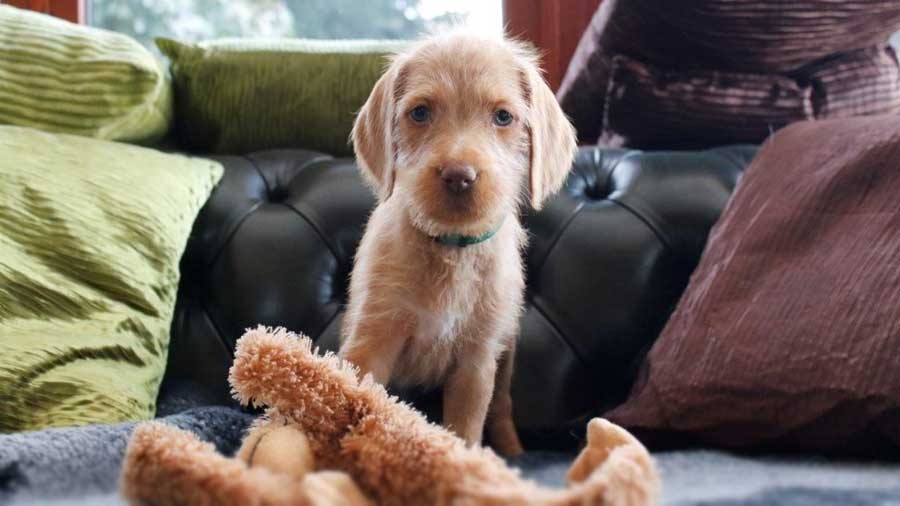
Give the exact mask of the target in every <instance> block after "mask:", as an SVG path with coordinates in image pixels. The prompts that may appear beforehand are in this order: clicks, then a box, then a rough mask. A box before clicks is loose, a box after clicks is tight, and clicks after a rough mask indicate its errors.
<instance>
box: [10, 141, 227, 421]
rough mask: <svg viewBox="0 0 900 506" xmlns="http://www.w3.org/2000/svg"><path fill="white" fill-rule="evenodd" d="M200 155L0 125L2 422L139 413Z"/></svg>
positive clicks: (151, 403)
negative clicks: (186, 155) (195, 155)
mask: <svg viewBox="0 0 900 506" xmlns="http://www.w3.org/2000/svg"><path fill="white" fill-rule="evenodd" d="M221 173H222V168H221V166H220V165H219V164H218V163H216V162H213V161H210V160H202V159H195V158H187V157H183V156H175V155H166V154H163V153H159V152H157V151H153V150H150V149H145V148H139V147H136V146H129V145H126V144H118V143H113V142H107V141H99V140H95V139H88V138H85V137H80V136H73V135H60V134H50V133H45V132H41V131H38V130H34V129H29V128H20V127H10V126H3V127H0V406H2V409H0V432H8V431H22V430H34V429H39V428H43V427H50V426H65V425H80V424H87V423H97V422H118V421H123V420H134V419H146V418H150V417H152V416H153V414H154V409H155V400H156V396H157V391H158V387H159V384H160V381H161V379H162V376H163V371H164V368H165V365H166V357H167V353H168V343H169V326H170V324H171V319H172V312H173V309H174V306H175V298H176V293H177V288H178V282H179V277H180V276H179V270H178V262H179V259H180V258H181V254H182V251H183V249H184V245H185V243H186V242H187V238H188V235H189V234H190V230H191V225H192V223H193V221H194V218H195V217H196V214H197V211H198V210H199V209H200V207H201V206H202V205H203V203H204V202H205V201H206V198H207V196H208V195H209V192H210V191H211V190H212V188H213V186H214V185H215V183H216V181H218V179H219V178H220V177H221Z"/></svg>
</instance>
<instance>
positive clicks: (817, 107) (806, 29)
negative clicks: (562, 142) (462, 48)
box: [558, 0, 900, 149]
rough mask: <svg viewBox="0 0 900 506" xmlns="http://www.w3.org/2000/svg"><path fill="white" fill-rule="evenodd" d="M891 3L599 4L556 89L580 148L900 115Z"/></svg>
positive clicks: (653, 144) (743, 134)
mask: <svg viewBox="0 0 900 506" xmlns="http://www.w3.org/2000/svg"><path fill="white" fill-rule="evenodd" d="M898 28H900V0H854V1H852V2H835V1H833V0H805V1H797V2H785V1H783V0H727V1H726V0H685V1H678V2H673V1H671V0H604V1H603V2H602V3H601V5H600V9H599V10H598V11H597V13H596V15H595V16H594V18H593V20H592V21H591V24H590V26H589V27H588V29H587V30H586V31H585V33H584V35H583V36H582V39H581V42H580V43H579V46H578V49H577V50H576V52H575V56H574V57H573V59H572V62H571V63H570V65H569V69H568V72H567V73H566V76H565V78H564V79H563V82H562V85H561V87H560V90H559V92H558V97H559V100H560V103H561V104H562V106H563V109H564V110H565V112H566V113H567V114H568V115H569V116H570V117H571V118H572V120H573V122H574V124H575V126H576V128H577V129H578V135H579V138H580V140H581V141H583V142H591V143H593V142H595V141H597V140H598V139H599V140H600V142H601V143H603V144H606V145H614V146H627V147H634V148H642V149H694V148H703V147H709V146H711V145H716V144H725V143H741V142H748V143H758V142H761V141H763V140H764V139H765V138H766V137H767V136H768V135H769V133H770V132H772V131H774V130H777V129H778V128H781V127H783V126H785V125H787V124H789V123H792V122H795V121H801V120H807V119H828V118H844V117H852V116H863V115H875V114H882V113H892V112H894V113H896V112H900V65H898V62H897V57H896V56H895V54H894V52H893V50H892V49H891V48H890V47H889V46H888V43H887V41H888V37H889V36H890V35H891V34H892V33H893V32H895V31H896V30H897V29H898Z"/></svg>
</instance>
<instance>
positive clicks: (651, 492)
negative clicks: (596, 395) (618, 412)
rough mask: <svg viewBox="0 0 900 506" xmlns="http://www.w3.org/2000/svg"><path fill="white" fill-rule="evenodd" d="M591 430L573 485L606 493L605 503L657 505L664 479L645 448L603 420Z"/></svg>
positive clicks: (574, 466)
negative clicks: (661, 479)
mask: <svg viewBox="0 0 900 506" xmlns="http://www.w3.org/2000/svg"><path fill="white" fill-rule="evenodd" d="M587 429H588V430H587V446H586V447H585V448H584V449H583V450H582V451H581V453H580V454H579V455H578V457H577V458H576V459H575V462H573V463H572V467H571V468H569V472H568V474H567V476H566V478H567V479H568V481H569V485H570V486H574V487H575V488H579V487H582V488H584V489H585V492H587V491H589V490H591V489H596V490H597V491H598V492H599V491H600V490H602V498H603V502H602V504H610V505H622V506H626V505H628V506H631V505H647V504H656V503H657V502H658V501H659V495H660V488H661V485H660V479H659V475H658V474H657V472H656V467H655V466H654V464H653V459H652V458H651V457H650V454H649V453H648V452H647V449H646V448H644V445H642V444H641V443H640V441H638V440H637V439H636V438H635V437H634V436H632V435H631V434H630V433H629V432H628V431H626V430H625V429H623V428H621V427H619V426H618V425H615V424H612V423H610V422H608V421H606V420H603V419H602V418H594V419H593V420H591V421H590V422H589V423H588V427H587Z"/></svg>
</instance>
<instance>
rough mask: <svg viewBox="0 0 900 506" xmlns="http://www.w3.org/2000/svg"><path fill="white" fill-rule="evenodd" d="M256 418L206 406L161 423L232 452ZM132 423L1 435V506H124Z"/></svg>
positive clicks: (231, 410) (236, 411)
mask: <svg viewBox="0 0 900 506" xmlns="http://www.w3.org/2000/svg"><path fill="white" fill-rule="evenodd" d="M251 420H253V417H252V416H250V415H247V414H244V413H241V412H240V411H238V410H236V409H233V408H227V407H202V408H194V409H189V410H187V411H184V412H183V413H180V414H175V415H170V416H167V417H164V418H163V421H165V422H166V423H170V424H172V425H175V426H177V427H180V428H182V429H185V430H190V431H192V432H194V433H196V434H198V435H199V436H200V437H201V438H202V439H204V440H206V441H209V442H211V443H213V444H215V445H216V447H217V448H218V449H219V451H221V452H223V453H226V454H231V453H233V452H234V451H235V449H236V448H235V447H236V445H237V444H239V442H240V441H241V438H242V436H243V432H244V430H245V429H246V428H247V426H248V425H249V423H250V421H251ZM134 425H135V424H133V423H123V424H117V425H94V426H88V427H80V428H69V429H50V430H45V431H40V432H32V433H23V434H12V435H5V436H0V504H16V505H25V504H29V505H30V504H35V505H37V504H51V503H50V502H49V500H48V498H67V499H69V500H67V501H62V502H59V503H56V502H53V503H52V504H121V502H120V501H119V500H118V499H117V498H116V497H115V494H114V492H115V490H116V488H117V485H118V477H119V471H120V469H121V466H122V459H123V457H124V455H125V447H126V446H127V444H128V439H129V438H130V437H131V431H132V429H133V428H134Z"/></svg>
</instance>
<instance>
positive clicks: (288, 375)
mask: <svg viewBox="0 0 900 506" xmlns="http://www.w3.org/2000/svg"><path fill="white" fill-rule="evenodd" d="M230 381H231V385H232V387H233V389H234V392H235V395H236V397H237V398H238V399H239V400H240V401H241V402H242V403H244V404H253V405H266V406H268V410H267V412H266V416H265V417H264V418H263V419H261V420H260V421H259V422H258V423H257V424H256V426H255V427H254V428H253V429H251V431H250V434H249V435H248V436H247V439H246V440H245V441H244V445H243V447H242V448H241V450H240V452H238V456H237V458H234V459H229V458H225V457H224V456H222V455H219V454H218V453H216V451H215V449H214V448H213V446H212V445H210V444H208V443H203V442H200V441H199V440H198V439H197V438H196V437H195V436H193V435H192V434H190V433H188V432H184V431H181V430H178V429H175V428H172V427H168V426H165V425H162V424H160V423H154V422H151V423H146V424H142V425H141V426H139V427H138V428H137V429H135V433H134V435H133V436H132V439H131V442H130V444H129V446H128V451H127V453H126V456H125V464H124V469H123V472H122V483H121V486H122V494H123V495H124V496H125V497H126V498H127V499H128V500H129V501H130V503H131V504H135V505H138V504H140V505H145V504H154V505H161V506H167V505H207V504H208V505H220V506H229V505H235V506H237V505H272V506H276V505H277V506H280V505H298V506H307V505H309V506H343V505H346V506H357V505H359V506H362V505H368V504H378V505H404V506H409V505H460V506H461V505H467V506H488V505H501V504H502V505H573V506H574V505H635V506H637V505H647V504H655V503H656V502H657V499H658V496H659V490H660V481H659V476H658V475H657V472H656V469H655V467H654V465H653V461H652V459H651V458H650V455H649V454H648V453H647V451H646V449H645V448H644V447H643V446H642V445H641V444H640V443H639V442H638V441H637V440H636V439H635V438H634V437H633V436H631V434H629V433H628V432H627V431H625V430H624V429H622V428H620V427H618V426H615V425H613V424H611V423H609V422H607V421H605V420H602V419H599V418H595V419H594V420H592V421H591V422H590V423H589V424H588V438H587V439H588V440H587V447H586V448H585V449H584V450H583V451H582V452H581V454H580V455H579V456H578V458H577V459H576V460H575V462H574V464H573V465H572V468H571V469H570V471H569V475H568V478H569V486H568V487H566V488H562V489H548V488H544V487H540V486H538V485H537V484H536V483H534V482H531V481H528V480H525V479H523V478H522V477H520V476H519V474H518V473H517V472H516V471H514V470H512V469H510V468H509V467H507V465H506V464H505V463H504V461H503V460H501V459H500V458H499V457H497V455H495V454H494V453H493V452H492V451H491V450H488V449H485V448H481V447H469V446H467V445H466V444H465V443H464V442H463V441H462V440H461V439H459V438H457V437H456V436H454V435H453V434H451V433H450V432H448V431H447V430H445V429H444V428H442V427H440V426H437V425H435V424H432V423H429V422H428V421H426V420H425V418H424V417H423V416H422V415H421V414H420V413H418V412H417V411H415V410H414V409H412V408H410V407H409V406H408V405H406V404H403V403H401V402H398V401H397V399H396V398H395V397H391V396H389V395H388V394H387V392H386V391H385V390H384V388H383V387H382V386H381V385H379V384H377V383H375V382H373V381H372V380H371V378H370V377H369V376H367V377H366V378H364V379H363V380H361V381H360V380H358V379H357V375H356V371H355V369H354V368H353V367H352V366H351V365H349V364H347V363H345V362H342V361H340V360H339V359H337V358H336V357H334V356H333V355H325V356H320V355H318V354H317V353H316V351H314V350H313V347H312V342H311V341H310V340H309V339H308V338H306V337H302V336H297V335H296V334H292V333H290V332H287V331H285V330H283V329H274V330H273V329H269V328H265V327H259V328H257V329H254V330H250V331H248V332H247V333H246V334H245V335H244V336H243V337H242V338H241V339H240V341H238V345H237V350H236V352H235V360H234V365H233V366H232V368H231V374H230ZM314 469H320V470H322V469H327V470H333V471H315V470H314Z"/></svg>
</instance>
